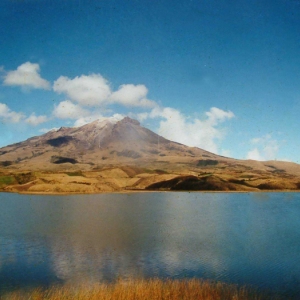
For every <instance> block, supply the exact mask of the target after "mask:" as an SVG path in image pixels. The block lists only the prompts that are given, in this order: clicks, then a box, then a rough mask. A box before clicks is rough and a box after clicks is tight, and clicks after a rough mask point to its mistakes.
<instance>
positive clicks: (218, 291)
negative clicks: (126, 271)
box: [1, 279, 274, 300]
mask: <svg viewBox="0 0 300 300" xmlns="http://www.w3.org/2000/svg"><path fill="white" fill-rule="evenodd" d="M266 297H267V295H262V294H259V293H258V292H256V291H254V290H252V289H250V288H246V287H237V286H236V285H230V284H225V283H220V282H210V281H202V280H199V279H190V280H165V281H163V280H160V279H150V280H129V281H119V282H117V283H111V284H104V283H102V284H93V285H89V284H87V285H85V286H83V285H82V286H80V287H70V286H62V287H60V286H57V287H52V288H49V289H41V288H35V289H32V290H30V291H14V292H10V293H6V294H4V295H2V297H1V299H3V300H17V299H49V300H58V299H59V300H63V299H78V300H80V299H89V300H99V299H101V300H108V299H119V300H132V299H135V300H138V299H141V300H144V299H156V300H187V299H193V300H194V299H203V300H205V299H207V300H208V299H210V300H211V299H214V300H226V299H228V300H229V299H236V300H246V299H257V300H259V299H266ZM270 299H271V298H270ZM272 299H274V296H273V298H272Z"/></svg>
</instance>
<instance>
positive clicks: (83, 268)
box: [0, 192, 300, 299]
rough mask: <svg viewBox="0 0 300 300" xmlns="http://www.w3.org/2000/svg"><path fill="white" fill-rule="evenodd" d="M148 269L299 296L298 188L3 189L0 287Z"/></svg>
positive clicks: (140, 273) (106, 277)
mask: <svg viewBox="0 0 300 300" xmlns="http://www.w3.org/2000/svg"><path fill="white" fill-rule="evenodd" d="M141 277H143V278H150V277H160V278H193V277H196V278H204V279H213V280H218V281H223V282H228V283H235V284H239V285H244V284H246V285H251V286H254V287H256V288H259V289H262V290H264V289H267V290H273V291H275V292H276V293H279V294H282V295H285V296H286V297H294V298H297V299H299V295H300V194H299V193H186V192H183V193H181V192H180V193H179V192H178V193H167V192H166V193H132V194H100V195H72V196H48V195H47V196H46V195H43V196H34V195H18V194H7V193H1V194H0V290H2V291H4V290H10V289H15V288H27V287H36V286H50V285H52V284H59V283H61V284H64V283H71V284H72V283H74V284H76V283H78V282H97V281H113V280H115V279H117V278H141ZM297 296H298V297H297Z"/></svg>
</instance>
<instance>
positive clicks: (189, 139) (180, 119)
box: [141, 107, 234, 153]
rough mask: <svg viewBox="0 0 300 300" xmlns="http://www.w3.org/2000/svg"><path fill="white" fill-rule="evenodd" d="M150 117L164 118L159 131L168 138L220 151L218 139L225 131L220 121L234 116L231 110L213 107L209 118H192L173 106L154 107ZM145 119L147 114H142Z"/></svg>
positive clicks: (208, 114)
mask: <svg viewBox="0 0 300 300" xmlns="http://www.w3.org/2000/svg"><path fill="white" fill-rule="evenodd" d="M148 116H149V117H150V118H157V117H158V118H162V119H163V120H162V121H160V125H159V129H158V133H159V134H160V135H162V136H164V137H165V138H167V139H170V140H173V141H176V142H179V143H183V144H185V145H188V146H196V147H200V148H202V149H205V150H208V151H211V152H214V153H218V145H217V143H216V141H217V140H220V139H222V138H223V137H224V133H223V131H221V129H219V128H217V126H218V125H219V123H221V122H224V121H225V120H228V119H231V118H233V117H234V114H233V113H232V112H231V111H227V112H226V111H223V110H221V109H219V108H216V107H213V108H211V109H210V111H209V112H207V113H206V116H207V119H206V120H200V119H197V118H194V119H191V118H188V117H186V116H185V115H183V114H182V113H181V112H180V111H178V110H176V109H174V108H171V107H166V108H154V109H153V110H152V111H151V112H150V113H149V115H148ZM141 117H142V118H143V119H145V115H142V116H141Z"/></svg>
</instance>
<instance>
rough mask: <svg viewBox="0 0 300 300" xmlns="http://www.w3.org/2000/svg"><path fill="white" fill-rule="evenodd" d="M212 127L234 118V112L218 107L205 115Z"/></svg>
mask: <svg viewBox="0 0 300 300" xmlns="http://www.w3.org/2000/svg"><path fill="white" fill-rule="evenodd" d="M205 114H206V115H207V116H208V119H209V121H210V123H211V124H212V125H218V123H220V122H224V121H226V120H228V119H231V118H233V117H234V114H233V112H231V111H230V110H229V111H225V110H222V109H220V108H217V107H212V108H211V109H210V111H208V112H206V113H205Z"/></svg>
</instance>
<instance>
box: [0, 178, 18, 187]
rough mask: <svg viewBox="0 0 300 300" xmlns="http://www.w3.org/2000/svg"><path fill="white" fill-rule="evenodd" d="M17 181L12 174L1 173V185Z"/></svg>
mask: <svg viewBox="0 0 300 300" xmlns="http://www.w3.org/2000/svg"><path fill="white" fill-rule="evenodd" d="M13 183H15V178H14V177H13V176H10V175H0V187H3V186H6V185H9V184H13Z"/></svg>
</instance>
